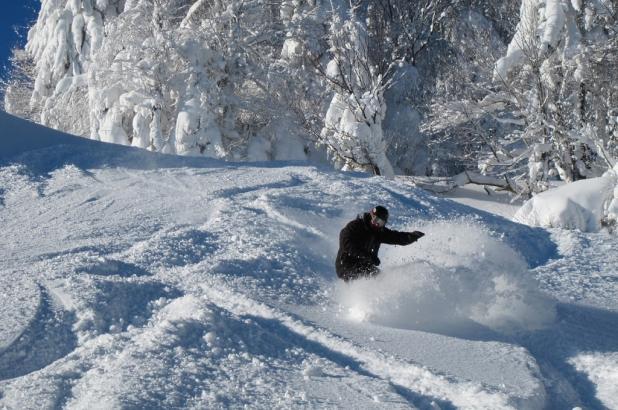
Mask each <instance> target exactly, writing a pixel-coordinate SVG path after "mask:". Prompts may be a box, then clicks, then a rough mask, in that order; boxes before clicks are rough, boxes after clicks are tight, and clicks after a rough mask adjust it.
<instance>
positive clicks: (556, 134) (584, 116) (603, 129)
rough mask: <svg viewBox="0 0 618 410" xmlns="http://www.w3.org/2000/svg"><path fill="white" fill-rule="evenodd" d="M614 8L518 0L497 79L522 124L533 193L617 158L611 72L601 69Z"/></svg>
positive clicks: (612, 50) (611, 50) (609, 48)
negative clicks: (512, 33) (516, 21)
mask: <svg viewBox="0 0 618 410" xmlns="http://www.w3.org/2000/svg"><path fill="white" fill-rule="evenodd" d="M616 7H617V5H616V4H615V2H609V1H604V0H598V1H585V2H584V1H565V0H544V1H538V0H525V1H523V3H522V6H521V12H520V22H519V24H518V26H517V31H516V33H515V36H514V37H513V39H512V41H511V43H510V44H509V47H508V50H507V53H506V55H505V56H504V57H502V58H501V59H500V60H498V62H497V63H496V69H495V81H496V82H497V83H498V84H500V85H501V88H502V90H503V94H502V96H503V97H504V101H505V103H507V104H508V105H509V106H510V109H511V111H512V112H513V113H514V115H515V116H516V117H517V118H520V119H522V121H524V123H525V125H524V128H523V132H522V134H521V139H522V140H523V141H524V142H525V143H526V144H527V146H528V149H527V153H528V154H527V157H528V164H529V174H528V183H529V189H530V190H531V191H540V190H544V189H546V188H547V186H548V185H547V181H548V180H549V179H551V178H552V177H559V178H560V179H562V180H564V181H567V182H569V181H574V180H577V179H581V178H585V177H588V176H595V175H599V174H600V173H602V171H603V170H604V169H608V168H611V167H612V166H613V164H614V163H615V161H616V157H615V148H614V147H615V136H613V135H612V131H613V130H612V126H611V122H612V120H611V117H612V111H611V107H612V105H613V104H612V103H611V102H612V101H615V99H616V92H617V90H616V87H615V85H612V83H613V84H615V82H613V81H612V80H613V79H615V78H616V77H615V76H616V75H615V74H614V73H613V72H608V71H604V68H605V66H606V63H607V62H609V61H610V60H612V59H613V60H614V61H615V58H616V57H615V55H616V52H617V49H616V40H615V39H616V28H617V25H616V24H617V20H616V12H617V11H618V10H617V9H616ZM603 84H605V85H607V86H605V87H604V86H603Z"/></svg>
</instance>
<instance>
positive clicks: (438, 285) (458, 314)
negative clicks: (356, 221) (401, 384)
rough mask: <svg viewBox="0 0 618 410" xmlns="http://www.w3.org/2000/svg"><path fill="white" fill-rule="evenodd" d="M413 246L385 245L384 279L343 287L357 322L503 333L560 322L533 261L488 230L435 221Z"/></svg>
mask: <svg viewBox="0 0 618 410" xmlns="http://www.w3.org/2000/svg"><path fill="white" fill-rule="evenodd" d="M420 230H422V231H424V232H425V233H426V234H427V236H426V237H424V238H422V239H421V240H419V242H417V243H415V244H413V245H412V246H409V247H385V248H387V249H384V256H383V258H382V261H383V274H381V275H380V276H378V277H377V278H375V279H366V280H358V281H355V282H353V283H349V284H345V285H341V286H339V288H338V296H337V299H338V301H339V303H340V304H341V305H342V307H343V309H344V310H345V311H346V312H347V314H348V315H349V317H350V318H351V319H355V320H366V321H370V322H373V323H377V324H382V325H385V326H391V327H399V328H407V329H421V330H431V331H438V332H446V333H451V332H454V331H455V329H456V331H457V332H458V334H461V332H462V331H463V332H464V333H471V332H474V331H477V330H479V329H482V328H489V329H491V330H493V331H499V332H502V333H507V334H508V333H513V332H517V331H521V330H534V329H539V328H542V327H544V326H546V325H549V324H551V323H552V322H553V320H554V317H555V307H554V302H553V301H552V300H550V299H549V298H548V297H547V296H545V295H544V294H542V293H540V292H539V291H538V290H537V289H538V286H537V285H536V283H535V282H534V279H533V278H532V275H531V274H530V273H529V270H528V268H527V265H526V262H525V260H524V259H523V258H522V257H521V255H519V254H518V253H517V252H515V251H514V250H513V249H512V248H510V247H509V246H508V245H506V244H505V243H503V242H502V241H501V240H500V239H499V238H495V237H493V236H492V234H491V233H490V232H489V231H488V230H487V228H484V227H483V226H480V225H476V224H469V223H465V222H458V221H443V222H438V223H429V224H427V225H425V226H423V227H421V228H420Z"/></svg>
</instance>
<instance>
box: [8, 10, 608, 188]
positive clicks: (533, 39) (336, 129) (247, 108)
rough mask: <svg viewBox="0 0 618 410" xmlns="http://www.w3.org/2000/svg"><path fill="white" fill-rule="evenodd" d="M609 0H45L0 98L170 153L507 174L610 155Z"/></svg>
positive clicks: (531, 182) (45, 117)
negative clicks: (3, 95)
mask: <svg viewBox="0 0 618 410" xmlns="http://www.w3.org/2000/svg"><path fill="white" fill-rule="evenodd" d="M617 15H618V7H617V5H616V3H615V2H613V1H610V0H573V1H569V0H524V1H523V2H521V4H520V2H519V1H515V0H510V1H504V2H492V1H488V0H457V1H446V0H418V1H412V2H411V1H407V0H373V1H369V0H332V1H326V0H275V1H271V2H267V3H265V2H262V1H259V0H231V1H219V0H43V1H42V4H41V11H40V13H39V17H38V20H37V22H36V23H35V24H34V26H33V27H32V28H31V29H30V32H29V35H28V43H27V45H26V48H25V50H19V49H17V50H15V53H14V56H13V63H14V64H13V71H12V77H11V78H9V79H8V82H7V83H6V84H5V101H4V102H5V108H6V110H7V111H9V112H12V113H14V114H17V115H21V116H23V117H30V118H33V119H34V120H35V121H37V122H41V123H43V124H45V125H48V126H51V127H54V128H58V129H61V130H64V131H69V132H71V133H74V134H78V135H83V136H88V137H90V138H92V139H96V140H102V141H108V142H115V143H120V144H126V145H133V146H138V147H142V148H148V149H150V150H154V151H162V152H169V153H177V154H182V155H207V156H211V157H220V158H231V159H250V160H270V159H305V158H308V157H312V158H319V157H320V156H321V154H322V153H325V154H326V156H327V158H328V159H329V160H331V161H332V162H333V163H334V164H335V165H336V166H337V167H338V168H342V169H353V170H367V171H371V172H375V173H379V174H383V175H392V174H396V173H403V174H417V175H445V174H454V173H458V172H461V171H462V170H464V169H467V170H476V171H480V172H482V173H484V174H486V175H492V176H497V177H501V178H503V177H506V178H507V182H508V185H509V186H511V187H514V188H515V189H516V190H518V191H520V192H522V193H531V192H538V191H542V190H544V189H546V188H547V187H548V183H549V181H550V180H552V179H558V178H559V179H562V180H564V181H574V180H577V179H581V178H587V177H593V176H598V175H601V174H602V173H603V172H604V171H606V170H608V169H611V168H612V167H613V166H614V165H615V163H616V158H617V157H618V148H617V144H616V142H617V139H618V111H617V110H618V108H617V107H618V105H617V104H616V102H617V97H616V90H617V86H616V84H617V81H616V80H617V78H616V75H617V74H616V70H615V69H613V67H614V66H615V64H616V59H617V53H618V41H617V40H616V29H617V28H618V19H617V17H616V16H617Z"/></svg>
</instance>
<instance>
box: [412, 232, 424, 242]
mask: <svg viewBox="0 0 618 410" xmlns="http://www.w3.org/2000/svg"><path fill="white" fill-rule="evenodd" d="M423 236H425V234H424V233H422V232H421V231H414V232H409V233H408V238H409V239H410V243H412V242H416V241H418V240H419V239H421V238H422V237H423Z"/></svg>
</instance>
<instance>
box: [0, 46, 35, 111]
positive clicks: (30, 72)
mask: <svg viewBox="0 0 618 410" xmlns="http://www.w3.org/2000/svg"><path fill="white" fill-rule="evenodd" d="M9 63H10V70H9V71H8V73H7V76H6V78H2V79H0V96H3V100H2V101H1V102H0V103H2V106H3V108H4V110H5V111H7V112H10V113H13V114H14V115H17V116H19V117H21V118H25V119H28V120H31V121H35V120H38V118H39V117H40V112H37V111H36V110H34V109H33V107H32V106H31V105H30V97H31V96H32V91H33V89H34V80H35V77H36V69H35V66H34V61H33V60H32V58H31V57H30V55H29V54H28V53H27V52H26V51H25V50H22V49H19V48H14V49H13V50H12V52H11V57H10V58H9Z"/></svg>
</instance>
